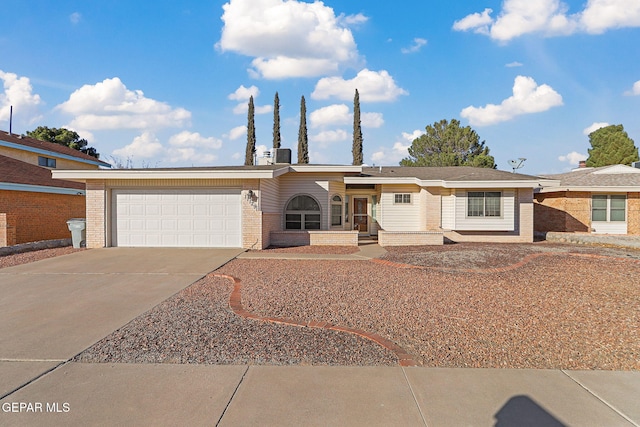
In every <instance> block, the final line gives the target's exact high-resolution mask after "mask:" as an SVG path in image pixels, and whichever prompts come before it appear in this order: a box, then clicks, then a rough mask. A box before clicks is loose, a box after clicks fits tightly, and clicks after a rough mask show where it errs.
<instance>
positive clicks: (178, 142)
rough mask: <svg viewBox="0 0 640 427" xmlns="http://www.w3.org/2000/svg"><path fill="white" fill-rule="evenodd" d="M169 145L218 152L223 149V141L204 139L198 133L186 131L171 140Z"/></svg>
mask: <svg viewBox="0 0 640 427" xmlns="http://www.w3.org/2000/svg"><path fill="white" fill-rule="evenodd" d="M169 145H171V146H173V147H193V148H209V149H214V150H217V149H218V148H220V147H222V141H221V140H219V139H217V138H214V137H208V138H207V137H204V136H202V135H200V133H198V132H189V131H187V130H184V131H182V132H180V133H177V134H175V135H173V136H172V137H171V138H169Z"/></svg>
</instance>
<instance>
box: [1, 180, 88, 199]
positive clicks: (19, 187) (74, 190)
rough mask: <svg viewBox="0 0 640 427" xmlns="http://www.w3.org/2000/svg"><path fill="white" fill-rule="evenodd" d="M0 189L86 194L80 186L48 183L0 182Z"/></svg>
mask: <svg viewBox="0 0 640 427" xmlns="http://www.w3.org/2000/svg"><path fill="white" fill-rule="evenodd" d="M0 190H6V191H28V192H31V193H47V194H67V195H72V196H84V195H85V191H84V190H81V189H79V188H66V187H49V186H46V185H30V184H14V183H12V182H0Z"/></svg>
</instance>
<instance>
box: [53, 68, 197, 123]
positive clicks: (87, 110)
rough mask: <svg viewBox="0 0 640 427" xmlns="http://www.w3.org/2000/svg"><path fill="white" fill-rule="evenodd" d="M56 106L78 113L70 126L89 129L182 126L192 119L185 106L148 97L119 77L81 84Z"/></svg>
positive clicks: (68, 111) (72, 113) (68, 112)
mask: <svg viewBox="0 0 640 427" xmlns="http://www.w3.org/2000/svg"><path fill="white" fill-rule="evenodd" d="M56 109H59V110H61V111H63V112H65V113H67V114H70V115H74V116H75V118H74V119H73V120H72V121H71V123H70V124H69V126H72V127H74V128H77V129H88V130H100V129H123V128H124V129H145V130H149V129H159V128H166V127H182V126H185V125H187V124H188V123H189V121H190V119H191V113H190V112H189V111H187V110H185V109H184V108H172V107H171V106H169V105H168V104H167V103H165V102H160V101H156V100H154V99H151V98H146V97H145V96H144V93H143V92H142V91H141V90H135V91H132V90H129V89H127V87H126V86H125V85H124V84H123V83H122V81H120V79H119V78H117V77H115V78H112V79H105V80H104V81H102V82H100V83H96V84H95V85H84V86H82V87H81V88H80V89H78V90H76V91H75V92H73V93H72V94H71V96H70V97H69V99H68V100H67V101H65V102H63V103H62V104H60V105H58V106H57V107H56Z"/></svg>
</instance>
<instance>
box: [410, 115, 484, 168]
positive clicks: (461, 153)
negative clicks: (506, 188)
mask: <svg viewBox="0 0 640 427" xmlns="http://www.w3.org/2000/svg"><path fill="white" fill-rule="evenodd" d="M400 165H402V166H475V167H482V168H493V169H495V168H496V164H495V160H494V158H493V156H491V155H489V147H486V146H485V142H484V141H482V142H480V136H478V134H477V133H476V131H475V130H473V129H472V128H471V127H470V126H466V127H461V126H460V122H459V121H458V120H455V119H452V120H451V122H448V121H447V120H440V121H439V122H435V123H434V124H433V125H429V126H427V128H426V133H425V134H424V135H421V136H419V137H418V138H416V139H414V140H413V143H411V147H409V157H406V158H404V159H402V160H401V161H400Z"/></svg>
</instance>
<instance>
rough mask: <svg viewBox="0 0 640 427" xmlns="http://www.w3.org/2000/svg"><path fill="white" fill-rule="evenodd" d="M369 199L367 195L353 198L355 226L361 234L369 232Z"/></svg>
mask: <svg viewBox="0 0 640 427" xmlns="http://www.w3.org/2000/svg"><path fill="white" fill-rule="evenodd" d="M368 205H369V200H368V199H367V198H366V197H354V198H353V227H354V230H358V231H359V232H360V234H369V214H368V212H367V207H368Z"/></svg>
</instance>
